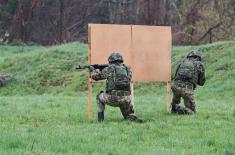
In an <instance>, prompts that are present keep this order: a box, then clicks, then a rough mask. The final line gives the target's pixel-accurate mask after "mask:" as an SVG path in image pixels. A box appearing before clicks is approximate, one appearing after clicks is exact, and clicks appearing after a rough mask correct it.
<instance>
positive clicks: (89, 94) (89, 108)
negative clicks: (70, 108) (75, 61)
mask: <svg viewBox="0 0 235 155" xmlns="http://www.w3.org/2000/svg"><path fill="white" fill-rule="evenodd" d="M88 46H89V47H88V64H91V27H90V26H89V25H88ZM88 120H89V121H91V120H92V79H91V73H89V74H88Z"/></svg>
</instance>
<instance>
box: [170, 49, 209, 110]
mask: <svg viewBox="0 0 235 155" xmlns="http://www.w3.org/2000/svg"><path fill="white" fill-rule="evenodd" d="M205 81H206V79H205V68H204V64H203V63H202V62H201V52H200V51H191V52H190V53H189V54H188V56H187V58H186V59H185V60H184V61H183V62H182V63H181V64H180V65H179V66H178V67H177V70H176V73H175V77H174V82H173V84H172V86H171V89H172V91H173V99H172V109H171V112H172V113H176V114H193V113H195V112H196V104H195V99H194V90H195V88H196V85H200V86H203V85H204V83H205ZM181 97H182V98H183V99H184V105H185V107H181V106H180V105H179V104H180V99H181Z"/></svg>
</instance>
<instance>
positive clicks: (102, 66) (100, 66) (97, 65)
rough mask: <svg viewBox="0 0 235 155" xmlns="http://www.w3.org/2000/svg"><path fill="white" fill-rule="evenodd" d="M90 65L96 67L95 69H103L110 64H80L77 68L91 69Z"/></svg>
mask: <svg viewBox="0 0 235 155" xmlns="http://www.w3.org/2000/svg"><path fill="white" fill-rule="evenodd" d="M90 66H92V67H94V69H99V70H100V71H102V70H103V69H104V68H106V67H108V64H93V65H78V66H77V67H76V68H75V69H86V68H88V69H89V68H90Z"/></svg>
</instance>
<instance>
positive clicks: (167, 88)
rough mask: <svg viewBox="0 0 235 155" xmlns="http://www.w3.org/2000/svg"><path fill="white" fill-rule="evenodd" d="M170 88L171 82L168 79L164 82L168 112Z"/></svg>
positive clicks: (168, 109) (167, 109)
mask: <svg viewBox="0 0 235 155" xmlns="http://www.w3.org/2000/svg"><path fill="white" fill-rule="evenodd" d="M170 90H171V83H170V81H167V82H166V111H167V112H170V97H171V96H170Z"/></svg>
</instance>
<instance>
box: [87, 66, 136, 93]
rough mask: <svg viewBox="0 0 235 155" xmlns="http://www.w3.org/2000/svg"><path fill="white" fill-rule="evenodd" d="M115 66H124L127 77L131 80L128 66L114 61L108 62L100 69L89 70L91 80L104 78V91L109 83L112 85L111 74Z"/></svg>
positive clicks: (108, 86)
mask: <svg viewBox="0 0 235 155" xmlns="http://www.w3.org/2000/svg"><path fill="white" fill-rule="evenodd" d="M115 66H123V67H126V70H127V73H128V78H129V80H130V81H131V78H132V72H131V69H130V67H129V66H126V65H125V64H122V63H116V64H110V65H109V66H108V67H106V68H104V69H103V70H102V71H99V70H93V71H92V72H91V77H92V79H93V80H95V81H98V80H105V79H106V91H107V90H108V89H109V88H110V85H112V78H113V77H112V76H113V75H112V74H113V72H114V69H115Z"/></svg>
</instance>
